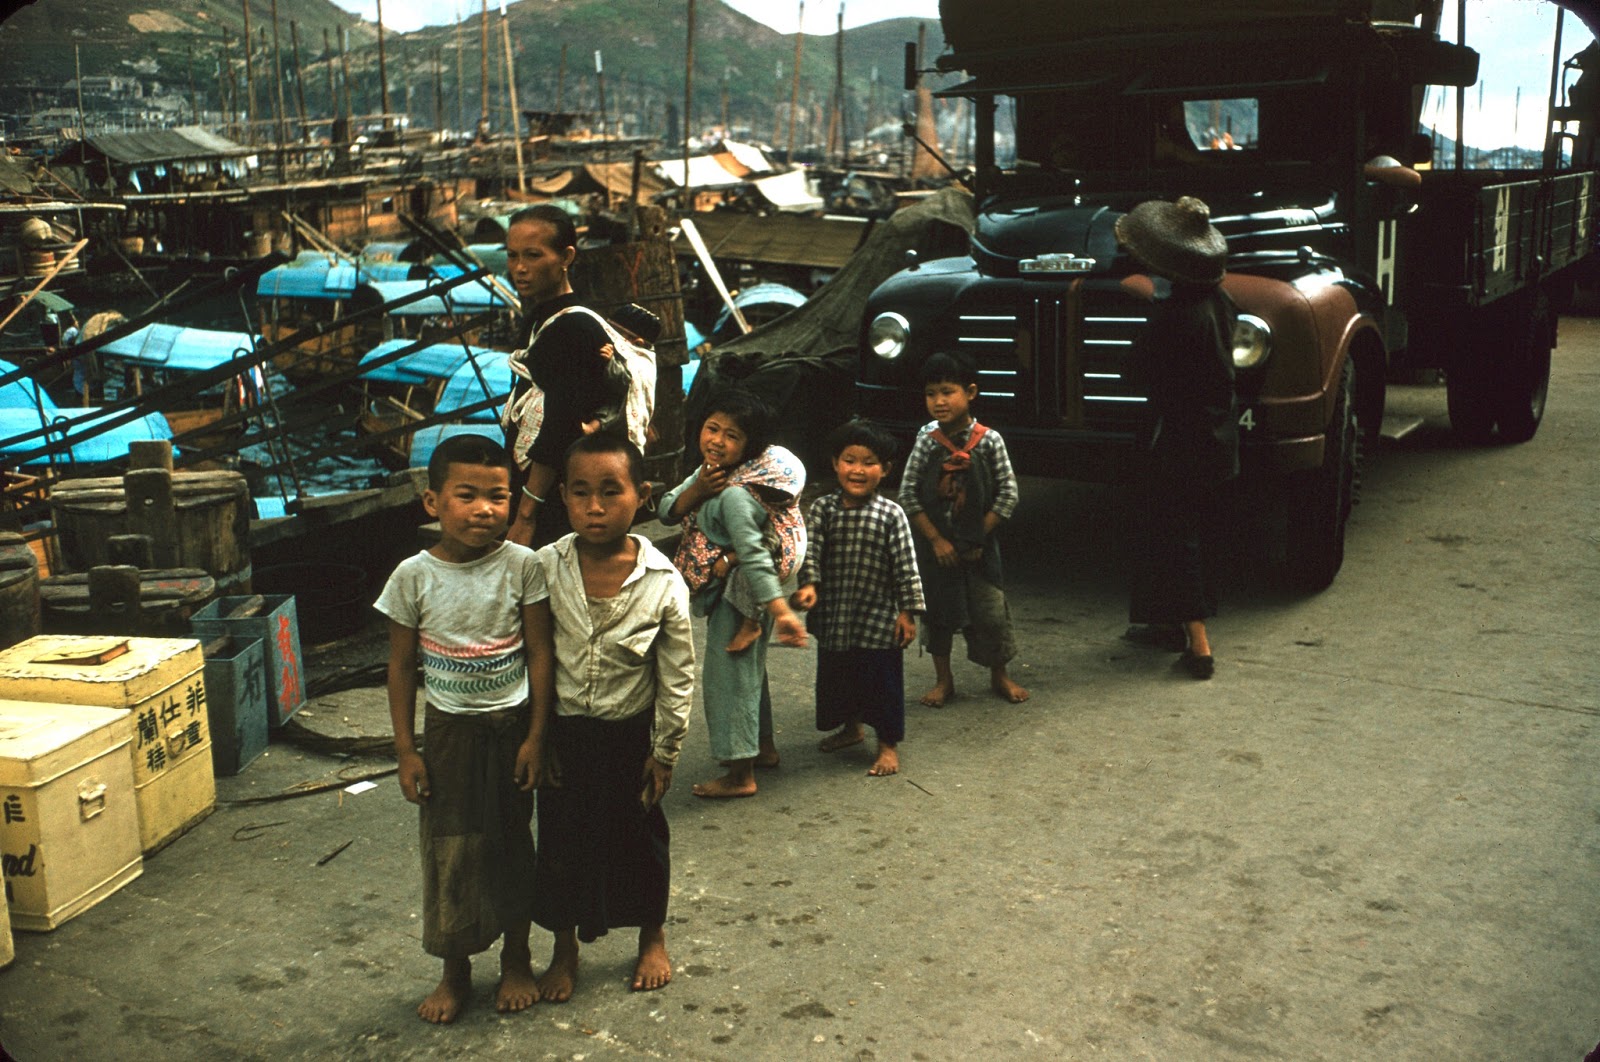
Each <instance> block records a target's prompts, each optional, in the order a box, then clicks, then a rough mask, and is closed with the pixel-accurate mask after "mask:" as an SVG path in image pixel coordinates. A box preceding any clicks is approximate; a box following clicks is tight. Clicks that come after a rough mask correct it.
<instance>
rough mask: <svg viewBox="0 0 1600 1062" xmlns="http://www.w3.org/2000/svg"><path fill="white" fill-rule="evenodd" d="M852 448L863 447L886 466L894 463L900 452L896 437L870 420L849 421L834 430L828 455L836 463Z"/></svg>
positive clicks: (829, 442)
mask: <svg viewBox="0 0 1600 1062" xmlns="http://www.w3.org/2000/svg"><path fill="white" fill-rule="evenodd" d="M852 446H861V447H865V448H866V449H868V450H870V451H872V454H873V456H875V457H876V458H877V459H878V463H879V464H884V465H887V464H888V463H889V462H891V461H893V460H894V459H895V456H896V454H897V452H898V451H899V447H898V446H897V445H896V444H895V441H894V436H892V435H890V434H889V433H888V432H886V431H884V430H883V429H882V428H880V427H878V426H877V425H876V424H874V423H872V422H871V421H870V420H847V421H845V422H844V423H843V424H841V425H839V426H838V427H837V428H835V429H833V432H832V433H831V434H830V435H829V436H828V453H829V454H830V455H832V457H833V459H834V460H836V461H837V460H838V459H839V455H840V454H842V453H844V452H845V450H847V449H849V448H850V447H852Z"/></svg>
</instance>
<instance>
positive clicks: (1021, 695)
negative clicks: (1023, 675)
mask: <svg viewBox="0 0 1600 1062" xmlns="http://www.w3.org/2000/svg"><path fill="white" fill-rule="evenodd" d="M989 688H990V689H992V690H994V691H995V692H996V693H998V694H999V695H1000V696H1002V697H1004V698H1005V699H1006V700H1008V701H1010V702H1011V703H1012V704H1021V703H1022V702H1023V701H1025V700H1027V699H1028V697H1029V693H1028V691H1027V690H1025V689H1023V688H1022V687H1021V686H1019V685H1017V684H1016V683H1015V682H1013V681H1012V679H1011V676H1010V675H1008V674H1006V672H1005V669H1004V668H995V669H994V671H993V673H992V674H991V677H990V679H989Z"/></svg>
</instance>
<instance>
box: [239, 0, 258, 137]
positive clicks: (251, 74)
mask: <svg viewBox="0 0 1600 1062" xmlns="http://www.w3.org/2000/svg"><path fill="white" fill-rule="evenodd" d="M240 2H241V3H242V4H243V5H244V135H245V142H246V143H248V144H254V143H255V142H256V67H255V61H254V60H253V59H252V58H251V52H252V50H253V49H252V47H251V43H250V0H240Z"/></svg>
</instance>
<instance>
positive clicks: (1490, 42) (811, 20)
mask: <svg viewBox="0 0 1600 1062" xmlns="http://www.w3.org/2000/svg"><path fill="white" fill-rule="evenodd" d="M676 2H681V0H676ZM699 2H700V3H702V4H707V3H717V2H719V0H699ZM724 2H726V3H727V4H728V6H730V7H733V8H736V9H737V10H739V11H742V12H744V13H745V14H746V15H748V16H750V17H751V18H753V19H755V20H757V21H758V22H764V23H766V24H767V25H768V26H771V27H772V28H773V29H775V30H777V31H778V32H780V33H793V32H794V30H795V24H796V22H797V20H798V18H797V17H798V15H799V13H800V0H787V2H786V0H724ZM334 3H336V4H338V5H339V6H340V7H343V8H345V9H347V10H349V11H354V12H355V13H357V14H359V15H362V16H363V17H365V18H367V19H369V20H371V19H373V18H374V17H375V15H376V12H377V0H334ZM481 4H482V0H385V3H384V5H383V20H384V24H385V26H387V27H388V28H389V29H393V30H397V31H409V30H414V29H417V28H419V27H420V26H423V25H426V24H429V23H432V24H441V23H450V22H454V21H455V18H456V11H457V10H458V9H459V10H461V11H463V13H466V14H471V13H472V12H475V11H478V10H481ZM489 6H490V10H498V8H499V0H492V2H491V3H490V5H489ZM1444 8H1445V22H1444V26H1443V28H1442V36H1444V37H1445V38H1446V39H1448V40H1454V39H1455V34H1456V30H1455V8H1456V5H1455V4H1445V5H1444ZM838 15H839V4H838V0H809V2H808V3H806V4H805V31H806V32H807V33H819V34H827V33H832V32H834V29H835V27H836V25H837V19H838ZM844 16H845V17H844V24H845V28H846V29H849V28H852V27H855V26H860V25H865V24H866V23H869V22H877V21H881V20H882V19H886V18H902V17H909V18H927V19H930V20H934V21H937V20H938V18H939V0H845V3H844ZM1555 22H1556V6H1555V5H1554V4H1552V3H1548V2H1546V0H1472V2H1471V3H1469V4H1468V5H1467V43H1468V44H1469V45H1471V46H1473V47H1474V48H1476V49H1478V51H1479V53H1480V54H1481V56H1482V62H1481V67H1480V77H1479V81H1480V83H1481V84H1482V92H1481V93H1480V91H1479V89H1478V87H1477V86H1474V87H1473V88H1470V89H1468V90H1467V137H1466V140H1467V142H1468V143H1473V144H1493V145H1502V144H1510V143H1512V142H1513V141H1515V142H1516V143H1518V144H1521V145H1523V146H1525V147H1538V146H1540V145H1541V144H1542V142H1543V137H1544V101H1545V98H1546V95H1547V94H1548V92H1549V88H1550V58H1549V49H1550V44H1551V40H1552V37H1553V34H1554V31H1555ZM1590 39H1591V38H1590V35H1589V32H1588V30H1586V29H1585V28H1584V26H1583V24H1582V23H1581V22H1579V21H1578V20H1577V19H1576V18H1575V17H1572V16H1570V15H1569V16H1568V17H1567V18H1566V20H1565V28H1564V31H1563V34H1562V45H1561V53H1562V57H1563V58H1567V57H1570V56H1572V55H1574V54H1575V53H1576V52H1577V51H1578V50H1579V49H1581V48H1582V47H1583V46H1584V45H1585V44H1587V43H1588V42H1589V41H1590ZM1575 77H1576V73H1575V72H1574V73H1573V74H1571V75H1569V78H1568V84H1569V85H1570V83H1571V81H1572V80H1573V79H1575ZM1518 88H1520V89H1521V104H1520V107H1519V106H1518V102H1517V99H1518V93H1517V90H1518ZM1480 99H1481V105H1480ZM1433 102H1434V104H1435V105H1434V106H1431V107H1430V108H1429V109H1428V111H1427V112H1426V113H1425V115H1424V120H1425V121H1436V122H1437V124H1438V127H1439V129H1440V131H1441V132H1445V133H1447V134H1449V135H1452V136H1453V135H1454V128H1455V97H1454V95H1453V94H1451V95H1450V96H1449V97H1448V99H1445V98H1443V97H1442V96H1441V95H1440V94H1438V93H1435V100H1434V101H1433Z"/></svg>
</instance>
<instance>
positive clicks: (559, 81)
mask: <svg viewBox="0 0 1600 1062" xmlns="http://www.w3.org/2000/svg"><path fill="white" fill-rule="evenodd" d="M566 93H567V42H566V41H562V42H561V63H560V65H558V66H557V67H556V113H557V114H560V113H561V110H562V108H563V107H564V106H565V102H564V101H565V97H566Z"/></svg>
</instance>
